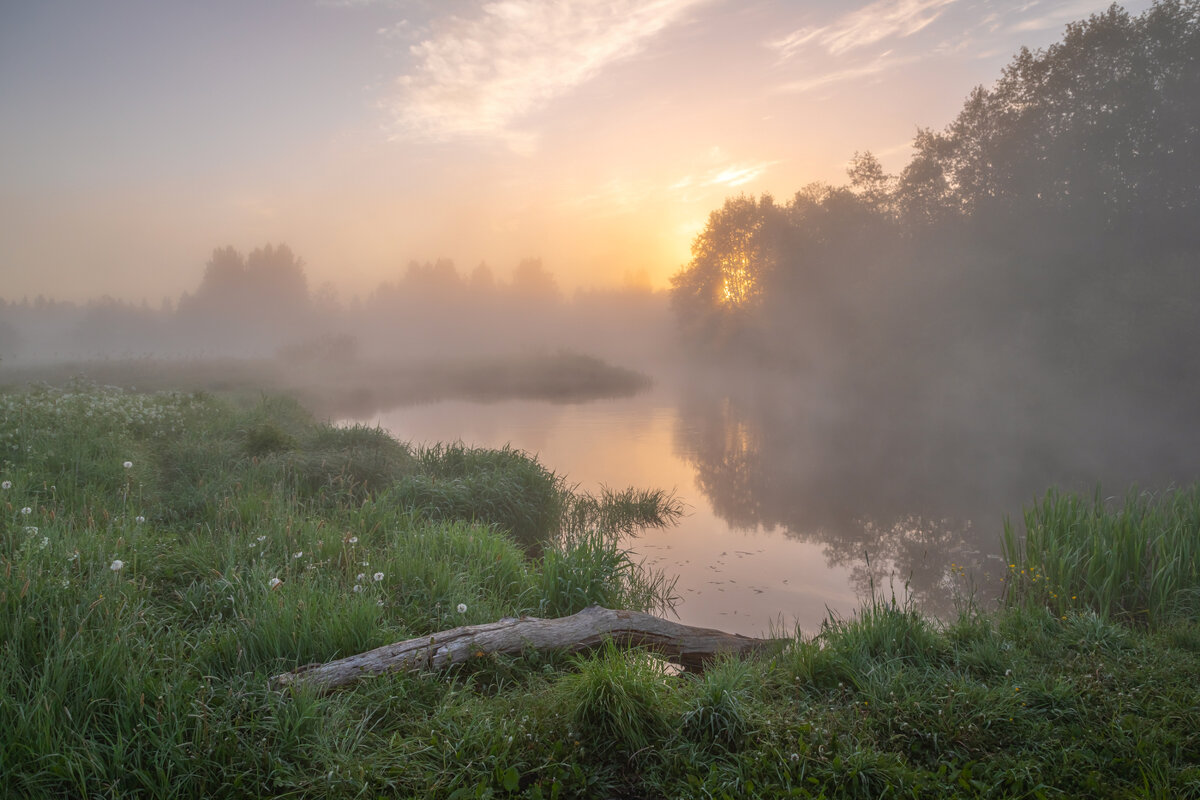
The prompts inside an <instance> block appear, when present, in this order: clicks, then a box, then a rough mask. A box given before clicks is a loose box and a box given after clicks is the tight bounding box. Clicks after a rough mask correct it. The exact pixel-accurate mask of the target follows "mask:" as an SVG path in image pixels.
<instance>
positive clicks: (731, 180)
mask: <svg viewBox="0 0 1200 800" xmlns="http://www.w3.org/2000/svg"><path fill="white" fill-rule="evenodd" d="M708 161H709V163H710V164H711V166H709V167H707V168H706V169H704V170H703V171H701V172H699V173H696V174H690V175H685V176H684V177H682V178H680V179H679V180H677V181H675V182H674V183H673V184H671V185H670V187H668V188H669V189H670V190H671V191H673V192H676V193H677V194H679V195H681V196H682V198H683V199H685V200H694V199H698V198H702V197H705V196H707V194H708V193H707V192H705V191H704V190H705V189H708V188H711V187H714V186H718V187H724V188H729V189H732V188H736V187H738V186H743V185H745V184H747V183H750V182H751V181H754V180H756V179H757V178H759V177H761V176H762V175H763V174H764V173H766V171H767V170H768V169H770V168H771V167H773V166H775V165H776V164H778V163H779V162H778V161H757V162H745V161H740V162H739V161H729V160H728V159H727V157H726V156H725V154H724V153H723V152H722V151H721V148H719V147H714V148H713V149H712V150H710V151H709V154H708Z"/></svg>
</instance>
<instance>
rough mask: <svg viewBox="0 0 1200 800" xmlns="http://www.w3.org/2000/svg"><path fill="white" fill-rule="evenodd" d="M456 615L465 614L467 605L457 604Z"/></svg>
mask: <svg viewBox="0 0 1200 800" xmlns="http://www.w3.org/2000/svg"><path fill="white" fill-rule="evenodd" d="M458 613H460V614H465V613H467V604H466V603H459V604H458Z"/></svg>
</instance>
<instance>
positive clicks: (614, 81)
mask: <svg viewBox="0 0 1200 800" xmlns="http://www.w3.org/2000/svg"><path fill="white" fill-rule="evenodd" d="M1148 5H1149V3H1148V2H1132V3H1126V4H1125V7H1126V9H1127V10H1129V11H1130V12H1131V13H1137V12H1140V11H1141V10H1143V9H1144V8H1145V7H1146V6H1148ZM1106 6H1107V3H1106V2H1104V0H1095V1H1093V2H1088V1H1083V2H1080V0H1040V1H1039V0H1030V1H1029V2H1022V3H1009V2H1001V1H1000V0H995V1H993V0H874V2H841V1H840V0H812V2H782V1H781V0H772V1H771V2H768V1H767V0H750V1H749V2H741V1H739V2H733V0H441V1H435V0H408V1H407V2H400V1H399V0H288V1H287V2H285V1H284V0H262V1H261V2H255V3H245V2H242V1H241V0H216V1H215V2H211V3H185V2H176V1H175V0H164V1H163V2H147V1H146V0H112V2H106V3H94V2H89V1H88V0H53V1H51V2H36V3H9V4H5V6H4V8H3V9H2V10H0V118H2V123H3V124H0V298H5V299H9V300H20V299H21V298H22V297H30V298H32V297H34V296H36V295H38V294H42V295H46V296H51V297H55V298H59V299H68V300H76V301H82V300H87V299H91V298H96V297H100V296H101V295H105V294H108V295H111V296H114V297H119V298H124V299H131V300H135V301H141V300H147V301H148V302H150V303H151V304H155V305H157V304H158V302H160V301H161V300H162V299H164V298H171V299H175V298H177V297H178V296H179V294H180V293H181V292H183V291H187V290H189V289H192V288H194V287H195V286H196V285H197V283H198V282H199V279H200V276H201V275H202V273H203V269H204V264H205V262H206V261H207V260H208V257H209V255H210V254H211V252H212V250H213V248H215V247H218V246H223V245H233V246H234V247H236V248H238V249H240V250H242V251H248V250H251V249H253V248H255V247H258V246H260V245H262V244H266V243H268V242H272V243H280V242H285V243H287V244H288V245H289V246H290V247H291V248H292V249H293V250H294V251H295V252H296V253H297V254H299V255H300V256H301V257H302V258H303V259H304V261H305V263H306V269H307V272H308V276H309V280H310V284H311V285H312V286H314V287H315V286H317V285H320V284H321V283H324V282H326V281H330V282H332V283H333V284H334V285H335V286H336V287H337V288H338V290H339V291H340V292H341V294H342V296H343V297H349V296H352V295H354V294H359V295H362V294H365V293H367V292H369V291H370V290H371V289H372V288H373V287H374V286H375V285H377V284H378V283H379V282H380V281H383V280H390V279H394V278H395V277H396V276H397V275H399V274H400V273H401V272H402V271H403V269H404V268H405V266H406V265H407V263H408V262H409V261H410V260H413V259H416V260H419V261H425V260H433V259H437V258H443V257H444V258H449V259H452V260H454V262H455V263H456V264H457V265H458V268H459V270H460V272H469V271H470V270H471V269H472V268H473V267H474V266H475V265H477V264H478V263H480V262H481V261H486V262H487V263H488V264H489V265H490V266H492V268H493V269H494V270H495V271H496V272H497V274H498V275H501V276H503V275H505V274H507V272H508V271H509V270H511V269H512V267H513V266H515V265H516V263H517V262H519V261H520V260H521V259H522V258H525V257H540V258H541V259H542V260H543V262H544V263H545V265H546V267H547V268H548V269H550V270H551V271H552V272H554V273H555V274H556V276H557V277H558V279H559V282H560V284H561V285H562V286H563V287H564V288H565V289H567V290H572V289H575V288H580V287H592V286H602V287H603V286H620V285H630V284H632V285H649V286H652V287H655V288H664V287H666V286H667V285H668V281H669V278H670V276H671V275H672V274H673V273H675V272H677V271H678V270H679V269H680V267H681V266H682V265H683V264H685V263H686V262H687V260H688V258H689V249H690V244H691V241H692V238H693V237H694V236H695V235H696V234H697V233H698V232H699V231H700V230H701V229H702V228H703V225H704V222H705V219H706V218H707V216H708V214H709V212H710V211H712V210H714V209H715V208H718V207H719V206H720V205H721V203H722V202H723V200H724V198H725V197H727V196H731V195H735V194H738V193H742V192H745V193H750V194H759V193H762V192H770V193H772V194H774V195H775V196H776V197H777V198H779V199H783V200H786V199H787V198H788V197H790V196H791V195H792V194H793V193H794V192H795V191H797V190H798V189H800V188H801V187H803V186H804V185H806V184H808V183H810V182H813V181H826V182H830V183H835V184H836V183H842V182H844V180H845V168H846V165H847V163H848V161H849V160H850V158H851V157H852V156H853V155H854V153H855V151H862V150H870V151H872V152H874V153H875V154H876V155H878V156H879V157H880V159H881V160H882V161H883V163H884V166H885V167H887V168H888V169H890V170H899V169H900V168H901V167H903V165H904V163H905V161H906V159H907V156H908V152H909V150H908V143H909V142H910V141H911V139H912V137H913V135H914V134H915V132H916V130H917V128H918V127H919V126H927V127H934V128H941V127H943V126H944V125H946V124H947V123H949V121H950V120H951V119H952V117H953V116H954V114H955V113H956V111H957V109H958V107H959V106H960V104H961V103H962V100H963V98H964V97H965V96H966V94H967V93H968V92H969V91H970V89H971V88H972V87H973V86H975V85H978V84H981V83H983V84H988V83H991V82H992V81H993V80H994V79H995V78H996V77H998V75H999V72H1000V69H1001V68H1002V67H1003V65H1004V64H1006V63H1007V62H1008V61H1009V60H1010V58H1011V57H1012V56H1013V54H1014V53H1015V52H1016V51H1017V49H1018V48H1019V47H1020V46H1021V45H1028V46H1030V47H1034V48H1036V47H1040V46H1045V45H1046V44H1049V43H1050V42H1053V41H1055V40H1056V39H1058V38H1059V37H1060V36H1061V34H1062V31H1063V27H1064V25H1065V24H1066V23H1067V22H1069V21H1071V20H1074V19H1079V18H1084V17H1086V16H1088V15H1089V14H1092V13H1096V12H1099V11H1101V10H1103V9H1104V8H1105V7H1106Z"/></svg>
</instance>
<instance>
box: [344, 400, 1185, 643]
mask: <svg viewBox="0 0 1200 800" xmlns="http://www.w3.org/2000/svg"><path fill="white" fill-rule="evenodd" d="M839 411H840V410H839V409H838V408H837V407H836V404H824V403H822V402H821V400H820V397H819V395H817V396H814V394H813V393H811V392H809V393H805V392H802V391H799V392H798V391H794V390H780V389H779V388H778V387H775V388H773V389H771V390H766V391H764V390H762V388H761V387H759V388H758V389H756V390H755V391H748V390H744V389H741V388H739V387H738V386H736V385H732V384H730V383H729V382H722V381H717V382H715V383H713V382H709V383H706V384H697V383H694V382H692V383H688V382H680V381H661V382H659V383H658V384H657V385H656V386H655V388H654V389H652V390H650V391H648V392H646V393H643V394H640V395H638V396H635V397H631V398H625V399H616V400H598V401H592V402H587V403H579V404H567V405H561V404H552V403H547V402H540V401H510V402H498V403H475V402H463V401H444V402H438V403H433V404H429V405H420V406H408V407H402V408H397V409H394V410H390V411H386V412H382V413H380V414H378V415H376V416H374V417H372V418H370V419H366V420H358V421H360V422H366V423H368V424H378V425H380V426H382V427H384V428H386V429H388V430H389V431H390V432H391V433H392V434H393V435H394V436H396V437H397V438H398V439H401V440H403V441H409V442H412V443H414V444H421V443H434V442H449V441H456V440H461V441H462V442H464V443H466V444H468V445H474V446H481V447H501V446H503V445H505V444H509V445H511V446H513V447H515V448H519V449H521V450H525V451H527V452H529V453H532V454H535V455H537V456H538V458H539V459H540V460H541V462H542V463H543V464H544V465H546V466H547V467H549V468H550V469H553V470H554V471H555V472H557V473H558V474H560V475H565V476H566V478H567V480H568V482H569V483H573V484H577V485H578V486H579V487H580V488H582V489H590V490H594V489H597V488H599V487H601V486H608V487H611V488H618V489H619V488H624V487H626V486H637V487H646V488H653V487H658V488H666V489H672V490H674V492H675V494H676V496H677V497H678V498H679V499H680V500H682V501H683V503H684V504H685V506H686V509H687V513H686V516H685V517H684V518H683V519H682V520H681V522H680V524H679V525H678V526H676V527H674V528H671V529H668V530H664V531H650V532H647V533H644V534H642V535H641V536H639V537H638V538H636V539H635V540H633V541H631V542H629V546H630V548H631V549H633V550H634V551H635V552H636V553H637V554H638V555H639V556H640V557H641V558H642V559H643V560H644V561H645V562H646V563H647V564H649V565H651V566H653V567H655V568H658V569H662V570H665V571H666V572H667V573H668V574H670V575H673V576H677V577H678V584H677V593H678V594H679V596H680V602H679V604H678V606H677V608H676V613H677V615H678V618H679V619H680V621H682V622H685V623H687V624H692V625H701V626H707V627H715V628H720V629H723V630H728V631H733V632H737V633H744V634H748V635H761V634H766V633H768V632H770V630H771V629H772V628H774V629H775V630H780V629H786V630H789V631H790V630H791V629H792V628H793V627H794V626H796V625H799V626H800V628H801V629H803V630H804V631H807V632H813V631H815V630H817V629H818V628H819V626H820V623H821V621H822V620H823V619H825V618H826V617H827V616H828V615H829V613H831V612H832V613H835V614H838V615H842V616H847V615H849V614H851V613H852V612H853V611H854V610H855V609H857V608H858V607H859V605H860V604H861V603H862V601H863V600H864V599H865V598H867V597H869V595H870V592H871V591H872V587H874V590H875V591H877V592H881V593H883V595H884V596H891V595H892V593H895V595H896V596H897V597H898V598H900V597H904V596H906V595H909V596H911V597H912V599H913V600H914V601H915V602H916V603H917V604H918V605H919V606H920V607H921V608H922V609H923V610H925V611H926V612H927V613H932V614H936V615H940V616H949V615H951V614H953V611H954V608H955V604H956V602H957V601H958V600H960V599H961V598H963V597H965V596H966V595H967V594H968V593H973V594H974V596H975V598H976V599H977V601H978V602H979V603H980V604H982V605H984V606H988V605H993V604H994V603H995V602H996V599H997V597H998V596H999V593H1000V589H1001V586H1002V583H1001V577H1002V574H1003V571H1004V570H1003V567H1004V565H1003V563H1002V560H1001V556H1000V546H999V542H1000V536H1001V533H1002V530H1003V520H1004V516H1005V515H1006V514H1008V515H1011V516H1012V517H1013V518H1014V519H1018V518H1019V517H1020V514H1021V509H1022V506H1023V505H1024V504H1028V503H1029V502H1030V501H1032V500H1033V499H1034V498H1035V497H1037V496H1040V495H1041V494H1043V493H1044V492H1045V490H1046V489H1047V488H1049V487H1050V486H1052V485H1057V486H1062V487H1064V488H1067V489H1073V490H1080V491H1085V492H1090V491H1092V490H1093V489H1094V488H1095V486H1096V484H1097V482H1098V481H1102V482H1104V485H1105V486H1106V487H1108V486H1123V485H1128V484H1129V483H1131V482H1136V483H1140V484H1141V485H1155V482H1157V485H1167V484H1164V483H1163V481H1169V482H1176V481H1179V480H1181V479H1182V480H1187V476H1188V475H1189V474H1192V475H1194V474H1196V473H1195V472H1190V470H1192V469H1193V468H1194V467H1195V466H1196V465H1194V464H1191V463H1181V462H1179V461H1178V459H1175V460H1171V459H1164V458H1162V453H1163V452H1164V449H1168V450H1169V449H1170V444H1169V442H1166V441H1158V440H1155V439H1154V438H1153V437H1148V434H1147V433H1146V431H1140V432H1139V433H1138V436H1137V437H1136V442H1137V443H1138V445H1137V446H1136V447H1135V446H1133V442H1134V438H1133V437H1129V438H1126V437H1122V436H1121V435H1119V432H1118V433H1117V434H1114V433H1113V431H1114V429H1113V428H1112V427H1111V426H1110V427H1108V428H1106V429H1104V430H1105V431H1106V432H1107V433H1106V436H1107V439H1106V440H1105V441H1104V442H1103V446H1098V445H1097V437H1096V436H1094V435H1091V433H1090V430H1091V429H1090V427H1087V426H1084V427H1080V428H1079V430H1078V432H1077V435H1076V434H1075V433H1071V429H1070V426H1069V425H1056V426H1054V427H1053V428H1052V430H1053V431H1054V434H1053V435H1052V434H1050V433H1048V432H1046V431H1033V430H1029V429H1028V427H1029V426H1028V424H1027V421H1028V418H1027V417H1022V418H1020V419H1013V418H1009V417H1006V416H1005V415H1004V414H1003V413H996V414H992V415H991V416H986V415H980V416H976V417H971V418H964V419H962V420H959V421H957V422H956V421H955V420H953V419H949V418H947V419H945V420H937V421H935V423H934V424H933V426H932V428H930V427H928V426H926V427H924V428H921V429H914V428H913V427H912V426H911V425H909V424H908V423H907V421H906V420H905V419H888V418H886V416H882V417H881V416H880V415H879V414H875V415H872V418H871V419H869V420H868V419H858V418H855V419H853V420H851V422H850V424H847V423H846V420H845V419H839ZM1076 416H1078V415H1076ZM1051 422H1053V420H1051ZM1090 424H1091V422H1090V421H1089V425H1090ZM1064 431H1065V432H1066V433H1064ZM1167 436H1168V439H1169V440H1170V441H1171V442H1175V444H1176V447H1178V446H1179V445H1180V444H1185V445H1186V443H1181V442H1180V441H1179V437H1178V436H1177V435H1176V436H1174V437H1173V438H1171V436H1170V434H1167ZM1191 452H1192V453H1195V452H1196V450H1195V449H1193V450H1191ZM1151 466H1153V468H1151ZM1164 470H1165V474H1164Z"/></svg>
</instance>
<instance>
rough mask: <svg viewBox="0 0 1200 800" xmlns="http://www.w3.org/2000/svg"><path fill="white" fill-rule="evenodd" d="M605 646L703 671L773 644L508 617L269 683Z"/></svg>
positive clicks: (584, 615) (686, 629)
mask: <svg viewBox="0 0 1200 800" xmlns="http://www.w3.org/2000/svg"><path fill="white" fill-rule="evenodd" d="M608 640H611V641H612V642H614V643H615V644H617V645H619V646H622V647H646V648H648V649H650V650H653V651H655V652H658V653H660V654H662V655H664V656H666V657H667V658H669V659H671V660H672V661H676V662H678V663H679V664H681V665H682V666H683V667H684V668H687V669H700V668H703V665H704V662H705V661H708V660H709V659H711V658H713V657H714V656H715V655H717V654H718V653H734V654H743V653H749V652H752V651H755V650H758V649H760V648H762V647H765V646H766V645H769V644H770V643H771V641H772V640H770V639H752V638H750V637H748V636H741V635H739V634H734V633H725V632H724V631H717V630H712V629H709V628H695V627H692V626H690V625H683V624H680V623H678V622H671V621H669V620H665V619H660V618H659V617H654V616H651V615H649V614H643V613H641V612H639V611H622V610H614V609H610V608H603V607H601V606H591V607H590V608H586V609H584V610H583V611H580V612H579V613H578V614H573V615H572V616H569V617H561V618H559V619H540V618H538V617H521V618H520V619H513V618H511V617H509V618H505V619H502V620H500V621H498V622H488V623H485V624H482V625H464V626H462V627H460V628H451V629H450V630H445V631H441V632H439V633H435V634H433V635H432V636H419V637H417V638H415V639H408V640H406V641H403V642H396V643H395V644H389V645H384V646H383V647H378V648H376V649H374V650H370V651H368V652H366V653H359V654H358V655H353V656H349V657H347V658H340V659H338V660H336V661H330V662H328V663H326V664H308V665H306V666H303V667H299V668H298V669H295V670H293V671H292V672H285V673H283V674H282V675H276V676H275V677H274V678H273V679H272V681H273V682H274V683H275V685H277V686H291V685H296V684H304V685H307V686H312V687H315V688H316V689H318V690H320V691H326V690H329V689H336V688H338V687H340V686H345V685H347V684H349V683H353V682H354V681H357V680H358V679H360V678H364V677H368V676H371V675H377V674H380V673H383V672H393V671H401V670H419V669H438V668H441V667H448V666H450V665H452V664H461V663H463V662H465V661H468V660H469V659H471V658H478V657H481V656H484V655H490V654H493V653H500V654H507V655H519V654H521V653H522V652H524V651H525V650H526V649H527V648H533V649H535V650H539V651H541V650H562V651H567V652H576V651H579V650H588V649H591V648H594V647H597V646H599V645H601V644H603V643H604V642H605V641H608Z"/></svg>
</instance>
